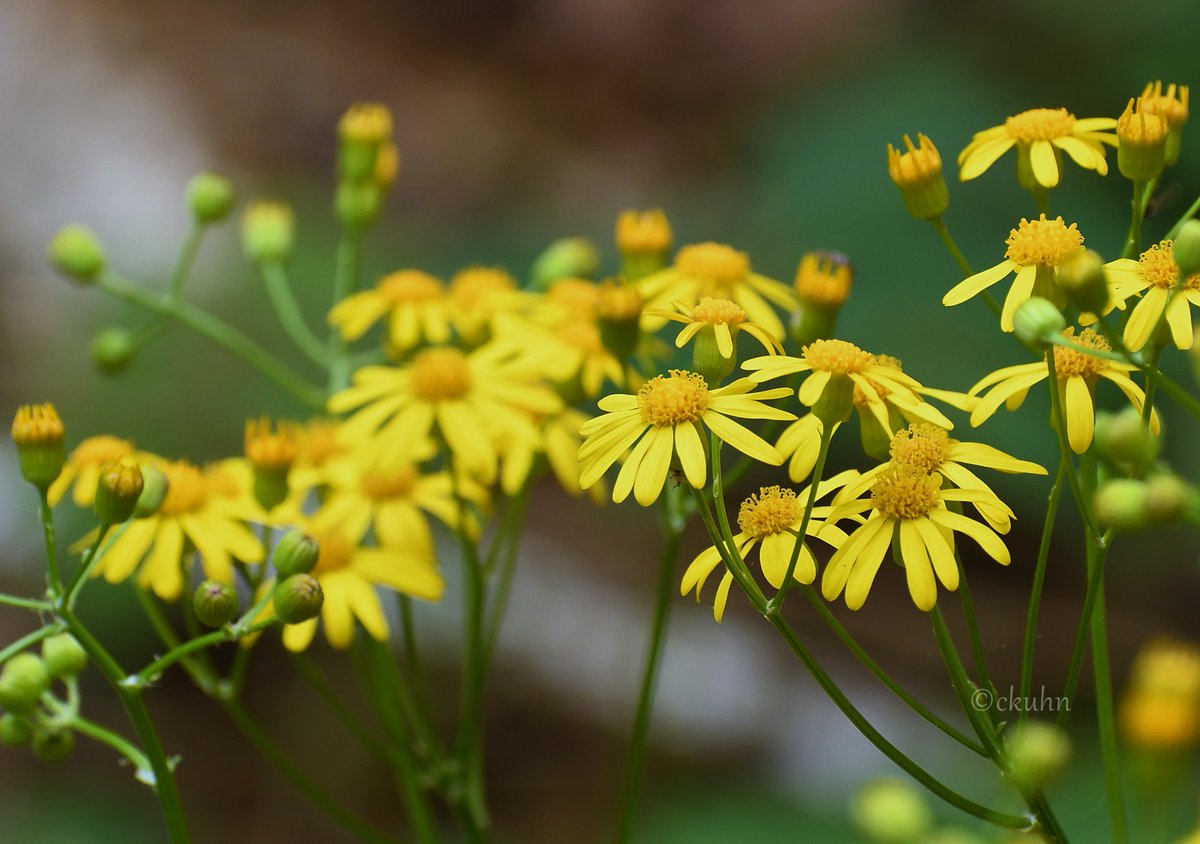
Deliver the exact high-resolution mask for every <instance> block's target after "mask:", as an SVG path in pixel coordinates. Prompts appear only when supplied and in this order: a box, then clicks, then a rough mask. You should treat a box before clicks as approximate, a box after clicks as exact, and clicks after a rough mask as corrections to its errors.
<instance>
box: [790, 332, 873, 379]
mask: <svg viewBox="0 0 1200 844" xmlns="http://www.w3.org/2000/svg"><path fill="white" fill-rule="evenodd" d="M804 359H805V360H806V361H808V362H809V363H810V364H812V368H813V369H815V370H821V371H824V372H837V373H840V374H842V375H850V374H851V373H855V374H857V373H859V372H862V371H863V370H864V369H866V368H867V367H868V366H870V365H871V363H872V361H873V360H874V355H872V354H871V353H870V352H864V351H863V350H862V349H860V348H859V347H858V346H856V345H854V344H853V343H847V342H846V341H845V340H814V341H813V342H811V343H809V344H808V345H807V346H805V347H804Z"/></svg>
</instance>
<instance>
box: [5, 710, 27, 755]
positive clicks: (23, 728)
mask: <svg viewBox="0 0 1200 844" xmlns="http://www.w3.org/2000/svg"><path fill="white" fill-rule="evenodd" d="M32 735H33V727H32V726H31V725H30V723H29V722H28V721H27V720H25V719H24V718H22V717H21V716H19V715H13V714H12V713H11V712H9V713H6V714H5V715H4V716H3V717H0V742H2V743H4V744H7V745H8V746H9V747H20V746H21V745H23V744H26V743H27V742H28V741H29V737H30V736H32Z"/></svg>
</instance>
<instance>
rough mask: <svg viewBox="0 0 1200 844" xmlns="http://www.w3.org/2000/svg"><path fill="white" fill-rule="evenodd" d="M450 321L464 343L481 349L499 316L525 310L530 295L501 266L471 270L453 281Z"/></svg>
mask: <svg viewBox="0 0 1200 844" xmlns="http://www.w3.org/2000/svg"><path fill="white" fill-rule="evenodd" d="M449 297H450V321H451V322H452V323H453V325H454V330H455V331H457V332H458V336H459V337H460V338H462V340H463V342H464V343H466V344H467V345H469V346H478V345H480V344H481V343H484V342H486V341H487V340H488V339H489V337H490V334H491V329H492V323H493V320H494V319H495V317H496V316H497V315H499V314H504V313H514V312H516V311H519V310H521V309H522V308H524V306H525V303H526V300H527V296H526V294H524V293H522V292H521V291H520V290H519V289H518V287H517V281H516V279H514V278H513V277H512V276H511V275H509V274H508V273H507V272H505V271H504V270H502V269H500V268H498V267H467V268H466V269H463V270H459V271H458V272H457V273H455V274H454V277H453V278H451V279H450V292H449Z"/></svg>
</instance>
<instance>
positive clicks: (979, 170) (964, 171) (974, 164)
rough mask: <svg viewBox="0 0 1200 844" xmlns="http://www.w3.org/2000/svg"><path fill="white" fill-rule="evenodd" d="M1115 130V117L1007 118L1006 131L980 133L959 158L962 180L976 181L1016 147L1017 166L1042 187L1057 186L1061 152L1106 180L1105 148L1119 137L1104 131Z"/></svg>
mask: <svg viewBox="0 0 1200 844" xmlns="http://www.w3.org/2000/svg"><path fill="white" fill-rule="evenodd" d="M1116 125H1117V121H1116V120H1115V119H1114V118H1111V117H1089V118H1085V119H1083V120H1077V119H1076V118H1075V115H1073V114H1071V113H1070V112H1069V111H1067V110H1066V109H1065V108H1033V109H1029V110H1028V111H1023V112H1021V113H1020V114H1016V115H1013V116H1012V117H1010V118H1008V119H1007V120H1005V121H1004V125H1002V126H994V127H992V128H991V129H985V130H983V131H982V132H976V133H975V137H973V138H972V139H971V143H969V144H967V147H966V149H964V150H963V151H962V152H961V153H959V155H958V166H959V173H958V177H959V179H961V180H962V181H964V182H965V181H968V180H970V179H974V178H975V177H976V176H979V175H981V174H983V173H984V171H986V170H987V169H988V168H989V167H991V166H992V164H993V163H994V162H995V161H996V159H998V158H1000V156H1002V155H1004V153H1006V152H1008V151H1009V150H1010V149H1012V148H1013V147H1014V146H1015V147H1016V148H1017V156H1018V161H1019V163H1018V167H1019V168H1020V167H1021V165H1022V164H1024V165H1025V166H1026V167H1028V169H1029V170H1030V172H1031V173H1032V176H1033V179H1034V181H1035V182H1036V183H1037V184H1038V185H1040V186H1041V187H1043V188H1052V187H1054V186H1055V185H1057V184H1058V179H1059V171H1060V169H1061V165H1060V160H1061V156H1062V153H1063V152H1065V153H1066V154H1067V155H1069V156H1070V157H1071V158H1072V159H1073V160H1074V162H1075V163H1076V164H1078V165H1079V166H1080V167H1082V168H1084V169H1085V170H1095V171H1096V172H1097V173H1099V174H1100V175H1101V176H1103V175H1106V174H1107V173H1108V163H1107V162H1106V161H1105V157H1104V144H1108V145H1109V146H1116V145H1117V138H1116V135H1113V134H1111V133H1108V132H1105V131H1104V130H1105V129H1112V128H1113V127H1115V126H1116Z"/></svg>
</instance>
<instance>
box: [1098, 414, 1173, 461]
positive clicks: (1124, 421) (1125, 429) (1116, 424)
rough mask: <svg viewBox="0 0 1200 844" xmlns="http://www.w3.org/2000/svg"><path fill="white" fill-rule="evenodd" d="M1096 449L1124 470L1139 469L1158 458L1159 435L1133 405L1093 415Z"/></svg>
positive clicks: (1107, 459)
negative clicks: (1094, 419)
mask: <svg viewBox="0 0 1200 844" xmlns="http://www.w3.org/2000/svg"><path fill="white" fill-rule="evenodd" d="M1093 443H1094V444H1095V447H1096V451H1097V453H1098V454H1099V455H1100V456H1101V457H1102V458H1103V459H1104V460H1106V461H1108V462H1109V463H1111V464H1113V465H1114V466H1115V467H1116V468H1117V469H1118V470H1120V471H1121V472H1122V473H1124V474H1129V473H1135V474H1136V473H1139V472H1141V471H1143V470H1144V469H1146V468H1147V467H1149V466H1150V465H1151V464H1153V463H1154V461H1155V460H1157V459H1158V452H1159V448H1160V446H1161V443H1162V439H1161V436H1160V435H1159V434H1155V433H1154V432H1153V431H1152V430H1151V429H1150V426H1148V425H1145V424H1144V423H1143V422H1142V415H1141V413H1140V412H1138V410H1136V409H1135V408H1133V407H1126V408H1124V409H1122V410H1120V411H1118V412H1117V413H1111V412H1109V411H1101V412H1100V413H1098V414H1097V415H1096V433H1095V436H1094V438H1093Z"/></svg>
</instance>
